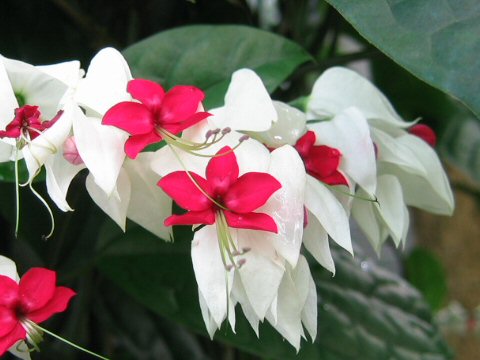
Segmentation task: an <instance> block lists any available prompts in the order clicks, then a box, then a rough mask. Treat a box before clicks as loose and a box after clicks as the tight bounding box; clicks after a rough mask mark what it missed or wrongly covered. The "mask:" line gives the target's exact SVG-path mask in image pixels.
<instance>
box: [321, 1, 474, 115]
mask: <svg viewBox="0 0 480 360" xmlns="http://www.w3.org/2000/svg"><path fill="white" fill-rule="evenodd" d="M327 2H328V3H330V4H331V5H332V6H333V7H335V8H336V9H337V10H338V11H339V12H340V13H341V14H342V15H343V17H345V19H347V21H348V22H349V23H351V24H352V25H353V27H354V28H355V29H356V30H357V31H358V32H359V33H360V34H361V35H362V36H363V37H365V38H366V39H367V40H368V41H370V42H371V43H372V44H373V45H375V46H376V47H378V48H379V49H380V50H381V51H382V52H384V53H385V54H387V55H388V56H389V57H390V58H392V59H393V60H394V61H395V62H397V63H398V64H400V65H401V66H403V67H405V68H406V69H407V70H408V71H410V72H411V73H413V74H414V75H415V76H417V77H419V78H420V79H422V80H423V81H425V82H427V83H429V84H430V85H432V86H434V87H437V88H438V89H440V90H442V91H444V92H446V93H448V94H451V95H453V96H454V97H456V98H458V99H460V100H461V101H462V102H464V103H465V104H466V105H467V106H468V107H469V108H470V109H471V110H473V112H475V113H476V114H477V116H478V115H480V97H479V96H478V94H479V93H480V82H479V81H478V79H479V78H480V61H479V56H478V54H480V36H479V34H480V2H478V1H477V0H458V1H452V0H421V1H418V0H404V1H402V0H363V1H351V0H327Z"/></svg>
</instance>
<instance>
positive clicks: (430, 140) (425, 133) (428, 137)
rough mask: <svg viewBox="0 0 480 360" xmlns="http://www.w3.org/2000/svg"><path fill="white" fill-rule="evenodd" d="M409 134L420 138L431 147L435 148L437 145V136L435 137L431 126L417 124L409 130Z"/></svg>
mask: <svg viewBox="0 0 480 360" xmlns="http://www.w3.org/2000/svg"><path fill="white" fill-rule="evenodd" d="M409 133H410V134H412V135H415V136H418V137H419V138H420V139H422V140H423V141H425V142H426V143H427V144H429V145H430V146H431V147H435V145H436V144H437V135H435V132H434V131H433V130H432V128H431V127H430V126H427V125H425V124H417V125H414V126H412V127H411V128H410V130H409Z"/></svg>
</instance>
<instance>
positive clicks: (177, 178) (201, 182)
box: [158, 171, 213, 211]
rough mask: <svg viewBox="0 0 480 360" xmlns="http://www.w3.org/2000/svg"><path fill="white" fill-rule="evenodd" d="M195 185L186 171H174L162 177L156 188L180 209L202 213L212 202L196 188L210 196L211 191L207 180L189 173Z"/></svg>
mask: <svg viewBox="0 0 480 360" xmlns="http://www.w3.org/2000/svg"><path fill="white" fill-rule="evenodd" d="M190 175H191V176H192V177H193V179H194V180H195V182H196V183H197V184H195V183H194V182H193V181H192V180H191V179H190V177H189V176H188V175H187V172H186V171H175V172H172V173H170V174H168V175H166V176H164V177H163V178H162V179H161V180H160V181H159V182H158V186H160V187H161V188H162V190H163V191H165V193H166V194H167V195H168V196H170V197H171V198H172V199H173V200H174V201H175V202H176V203H177V204H178V205H179V206H180V207H182V208H184V209H186V210H190V211H203V210H207V209H209V208H211V207H212V206H213V203H212V201H211V200H210V199H209V198H208V197H206V196H205V194H203V193H202V191H200V190H199V188H198V187H197V185H198V186H200V187H201V188H202V189H203V191H204V192H206V193H207V194H209V195H211V193H212V191H211V189H210V185H209V184H208V182H207V180H205V179H204V178H203V177H201V176H200V175H197V174H195V173H193V172H190Z"/></svg>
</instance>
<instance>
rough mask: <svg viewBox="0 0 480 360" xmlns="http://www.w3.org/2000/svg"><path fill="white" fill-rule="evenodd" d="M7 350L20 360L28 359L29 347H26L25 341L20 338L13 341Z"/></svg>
mask: <svg viewBox="0 0 480 360" xmlns="http://www.w3.org/2000/svg"><path fill="white" fill-rule="evenodd" d="M8 351H9V352H10V353H11V354H13V355H15V356H16V357H17V358H19V359H22V360H30V359H31V357H30V349H29V348H28V346H27V344H26V343H25V341H23V340H20V341H17V342H16V343H15V345H13V346H12V347H11V348H10V349H8Z"/></svg>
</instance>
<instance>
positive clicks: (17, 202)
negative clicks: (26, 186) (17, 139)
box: [15, 146, 20, 237]
mask: <svg viewBox="0 0 480 360" xmlns="http://www.w3.org/2000/svg"><path fill="white" fill-rule="evenodd" d="M19 186H20V184H19V180H18V146H15V206H16V209H15V237H18V228H19V224H20V188H19Z"/></svg>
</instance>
